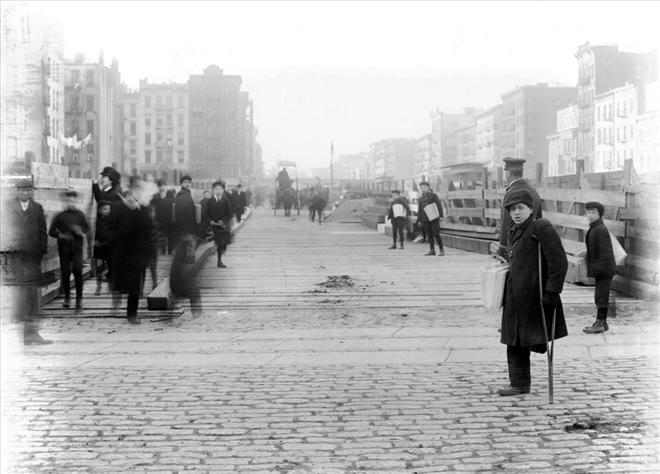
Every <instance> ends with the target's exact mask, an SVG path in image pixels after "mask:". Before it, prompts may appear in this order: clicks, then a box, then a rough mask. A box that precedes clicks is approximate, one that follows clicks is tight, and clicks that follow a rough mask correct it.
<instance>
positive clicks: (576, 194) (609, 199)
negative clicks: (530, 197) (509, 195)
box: [537, 188, 626, 207]
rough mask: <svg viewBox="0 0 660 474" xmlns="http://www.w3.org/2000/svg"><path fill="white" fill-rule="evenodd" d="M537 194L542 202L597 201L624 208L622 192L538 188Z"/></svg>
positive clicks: (624, 201)
mask: <svg viewBox="0 0 660 474" xmlns="http://www.w3.org/2000/svg"><path fill="white" fill-rule="evenodd" d="M537 192H538V193H539V195H540V196H541V198H542V199H544V200H549V201H565V202H581V203H585V202H589V201H598V202H600V203H601V204H602V205H603V206H613V207H624V206H625V205H626V197H625V193H624V192H619V191H602V190H600V189H561V188H539V189H537Z"/></svg>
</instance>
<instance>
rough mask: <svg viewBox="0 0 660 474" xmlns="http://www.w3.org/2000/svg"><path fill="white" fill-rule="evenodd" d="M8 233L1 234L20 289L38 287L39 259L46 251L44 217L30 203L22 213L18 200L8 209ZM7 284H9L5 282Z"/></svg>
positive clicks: (39, 278) (35, 205) (46, 237)
mask: <svg viewBox="0 0 660 474" xmlns="http://www.w3.org/2000/svg"><path fill="white" fill-rule="evenodd" d="M7 216H8V219H7V221H5V223H6V224H7V229H5V230H4V231H3V234H4V237H5V239H6V240H5V246H6V247H7V249H8V250H10V251H11V252H12V253H13V256H14V258H15V260H14V262H12V264H13V265H15V267H14V271H15V277H16V281H14V282H13V283H15V284H19V285H39V284H41V280H42V274H41V259H42V258H43V256H44V255H45V254H46V252H47V251H48V234H47V233H46V217H45V215H44V209H43V207H41V204H39V203H37V202H35V201H33V200H32V199H30V201H29V204H28V207H27V210H26V211H25V212H24V211H23V209H22V208H21V204H20V201H19V200H18V199H12V200H11V201H10V202H9V203H8V205H7ZM8 283H10V282H8Z"/></svg>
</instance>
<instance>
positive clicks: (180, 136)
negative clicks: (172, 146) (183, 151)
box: [177, 133, 184, 145]
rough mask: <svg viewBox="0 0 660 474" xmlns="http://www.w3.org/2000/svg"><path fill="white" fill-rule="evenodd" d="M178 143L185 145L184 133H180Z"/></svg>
mask: <svg viewBox="0 0 660 474" xmlns="http://www.w3.org/2000/svg"><path fill="white" fill-rule="evenodd" d="M177 144H179V145H183V144H184V137H183V133H179V135H178V138H177Z"/></svg>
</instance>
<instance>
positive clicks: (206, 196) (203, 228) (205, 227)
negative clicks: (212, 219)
mask: <svg viewBox="0 0 660 474" xmlns="http://www.w3.org/2000/svg"><path fill="white" fill-rule="evenodd" d="M202 196H203V197H202V200H201V201H199V204H200V206H201V208H202V222H201V224H200V231H199V234H200V235H201V236H202V238H203V239H204V240H206V238H207V236H208V234H209V233H211V228H210V225H209V216H208V203H209V201H210V200H211V197H212V194H211V191H209V190H208V189H207V190H205V191H204V193H203V195H202Z"/></svg>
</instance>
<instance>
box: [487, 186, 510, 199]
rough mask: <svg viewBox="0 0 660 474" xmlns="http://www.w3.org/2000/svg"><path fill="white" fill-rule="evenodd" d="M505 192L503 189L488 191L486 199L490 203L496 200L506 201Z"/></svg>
mask: <svg viewBox="0 0 660 474" xmlns="http://www.w3.org/2000/svg"><path fill="white" fill-rule="evenodd" d="M505 192H506V191H504V189H503V188H498V189H486V190H484V199H486V200H488V201H494V200H496V199H504V194H505Z"/></svg>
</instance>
